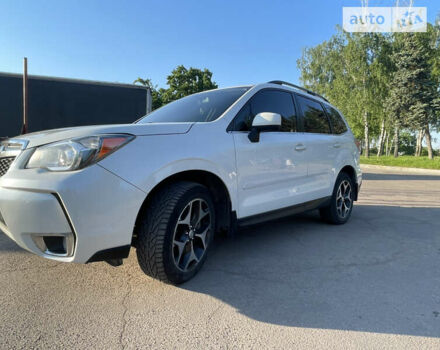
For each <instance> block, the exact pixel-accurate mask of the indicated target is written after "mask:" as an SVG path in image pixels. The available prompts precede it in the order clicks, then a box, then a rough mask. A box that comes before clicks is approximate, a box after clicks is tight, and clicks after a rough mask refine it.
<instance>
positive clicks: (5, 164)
mask: <svg viewBox="0 0 440 350" xmlns="http://www.w3.org/2000/svg"><path fill="white" fill-rule="evenodd" d="M14 159H15V157H6V158H0V177H1V176H3V175H5V174H6V172H7V171H8V170H9V168H10V166H11V164H12V162H13V161H14Z"/></svg>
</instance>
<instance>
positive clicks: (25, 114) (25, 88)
mask: <svg viewBox="0 0 440 350" xmlns="http://www.w3.org/2000/svg"><path fill="white" fill-rule="evenodd" d="M27 132H28V70H27V57H25V58H24V59H23V127H22V129H21V133H22V134H26V133H27Z"/></svg>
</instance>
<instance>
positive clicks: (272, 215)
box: [237, 196, 332, 226]
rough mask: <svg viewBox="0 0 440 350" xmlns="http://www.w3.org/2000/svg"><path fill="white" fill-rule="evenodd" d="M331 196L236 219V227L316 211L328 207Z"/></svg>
mask: <svg viewBox="0 0 440 350" xmlns="http://www.w3.org/2000/svg"><path fill="white" fill-rule="evenodd" d="M331 198H332V197H331V196H328V197H324V198H319V199H315V200H313V201H310V202H305V203H301V204H297V205H293V206H291V207H286V208H281V209H277V210H272V211H269V212H267V213H262V214H257V215H252V216H247V217H245V218H241V219H237V225H238V226H248V225H255V224H259V223H261V222H264V221H269V220H275V219H279V218H282V217H286V216H290V215H294V214H299V213H303V212H305V211H308V210H313V209H318V208H322V207H326V206H328V205H330V200H331Z"/></svg>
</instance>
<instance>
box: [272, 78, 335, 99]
mask: <svg viewBox="0 0 440 350" xmlns="http://www.w3.org/2000/svg"><path fill="white" fill-rule="evenodd" d="M268 84H278V85H287V86H291V87H293V88H295V89H299V90H301V91H304V92H307V93H308V94H310V95H313V96H317V97H320V98H322V99H323V100H324V101H327V102H329V101H328V100H327V99H326V98H325V97H324V96H321V95H320V94H317V93H316V92H313V91H311V90H309V89H306V88H305V87H302V86H299V85H295V84H292V83H288V82H287V81H282V80H272V81H269V82H268Z"/></svg>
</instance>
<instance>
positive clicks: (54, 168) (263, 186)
mask: <svg viewBox="0 0 440 350" xmlns="http://www.w3.org/2000/svg"><path fill="white" fill-rule="evenodd" d="M361 182H362V175H361V170H360V167H359V150H358V148H357V146H356V144H355V140H354V137H353V134H352V133H351V131H350V128H349V127H348V125H347V123H346V122H345V120H344V118H343V117H342V115H341V113H340V112H339V111H338V110H337V109H336V108H335V107H333V106H332V105H331V104H329V103H328V102H327V101H326V100H325V99H324V98H322V97H321V96H319V95H317V94H315V93H313V92H311V91H308V90H305V89H303V88H300V87H297V86H295V85H291V84H288V83H285V82H281V81H274V82H270V83H264V84H258V85H254V86H242V87H233V88H226V89H216V90H211V91H206V92H202V93H198V94H194V95H191V96H188V97H185V98H182V99H180V100H177V101H175V102H172V103H170V104H168V105H166V106H164V107H162V108H160V109H158V110H156V111H154V112H152V113H150V114H149V115H147V116H145V117H144V118H142V119H140V120H138V121H137V122H136V123H134V124H125V125H104V126H89V127H76V128H66V129H58V130H50V131H46V132H40V133H35V134H27V135H21V136H19V137H17V138H14V139H9V140H6V141H4V142H2V144H1V148H0V229H1V230H2V231H4V232H5V233H6V234H7V235H8V236H9V237H11V238H12V239H13V240H14V241H16V242H17V244H19V245H20V246H21V247H23V248H25V249H27V250H29V251H30V252H33V253H35V254H37V255H40V256H42V257H45V258H48V259H52V260H57V261H65V262H78V263H87V262H93V261H101V260H105V261H108V262H110V263H112V264H114V265H118V264H120V263H121V262H122V260H121V259H123V258H126V257H127V256H128V254H129V250H130V247H132V246H134V247H136V250H137V257H138V261H139V264H140V266H141V268H142V269H143V271H144V272H145V273H146V274H148V275H150V276H152V277H154V278H158V279H160V280H163V281H166V282H171V283H176V284H178V283H182V282H185V281H187V280H189V279H190V278H192V277H193V276H194V275H195V274H196V273H197V271H199V269H200V268H201V267H202V265H203V263H204V261H205V259H206V257H207V253H208V251H209V248H210V246H211V245H212V240H213V237H214V234H215V233H216V232H219V231H230V230H233V229H234V228H235V227H236V226H240V225H249V224H255V223H258V222H261V221H264V220H268V219H276V218H279V217H281V216H285V215H290V214H294V213H298V212H301V211H305V210H312V209H319V211H320V213H321V216H322V218H323V219H324V220H326V221H327V222H329V223H332V224H344V223H346V222H347V221H348V219H349V218H350V215H351V213H352V210H353V202H354V201H355V200H356V199H357V196H358V192H359V189H360V186H361ZM268 234H270V232H268Z"/></svg>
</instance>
